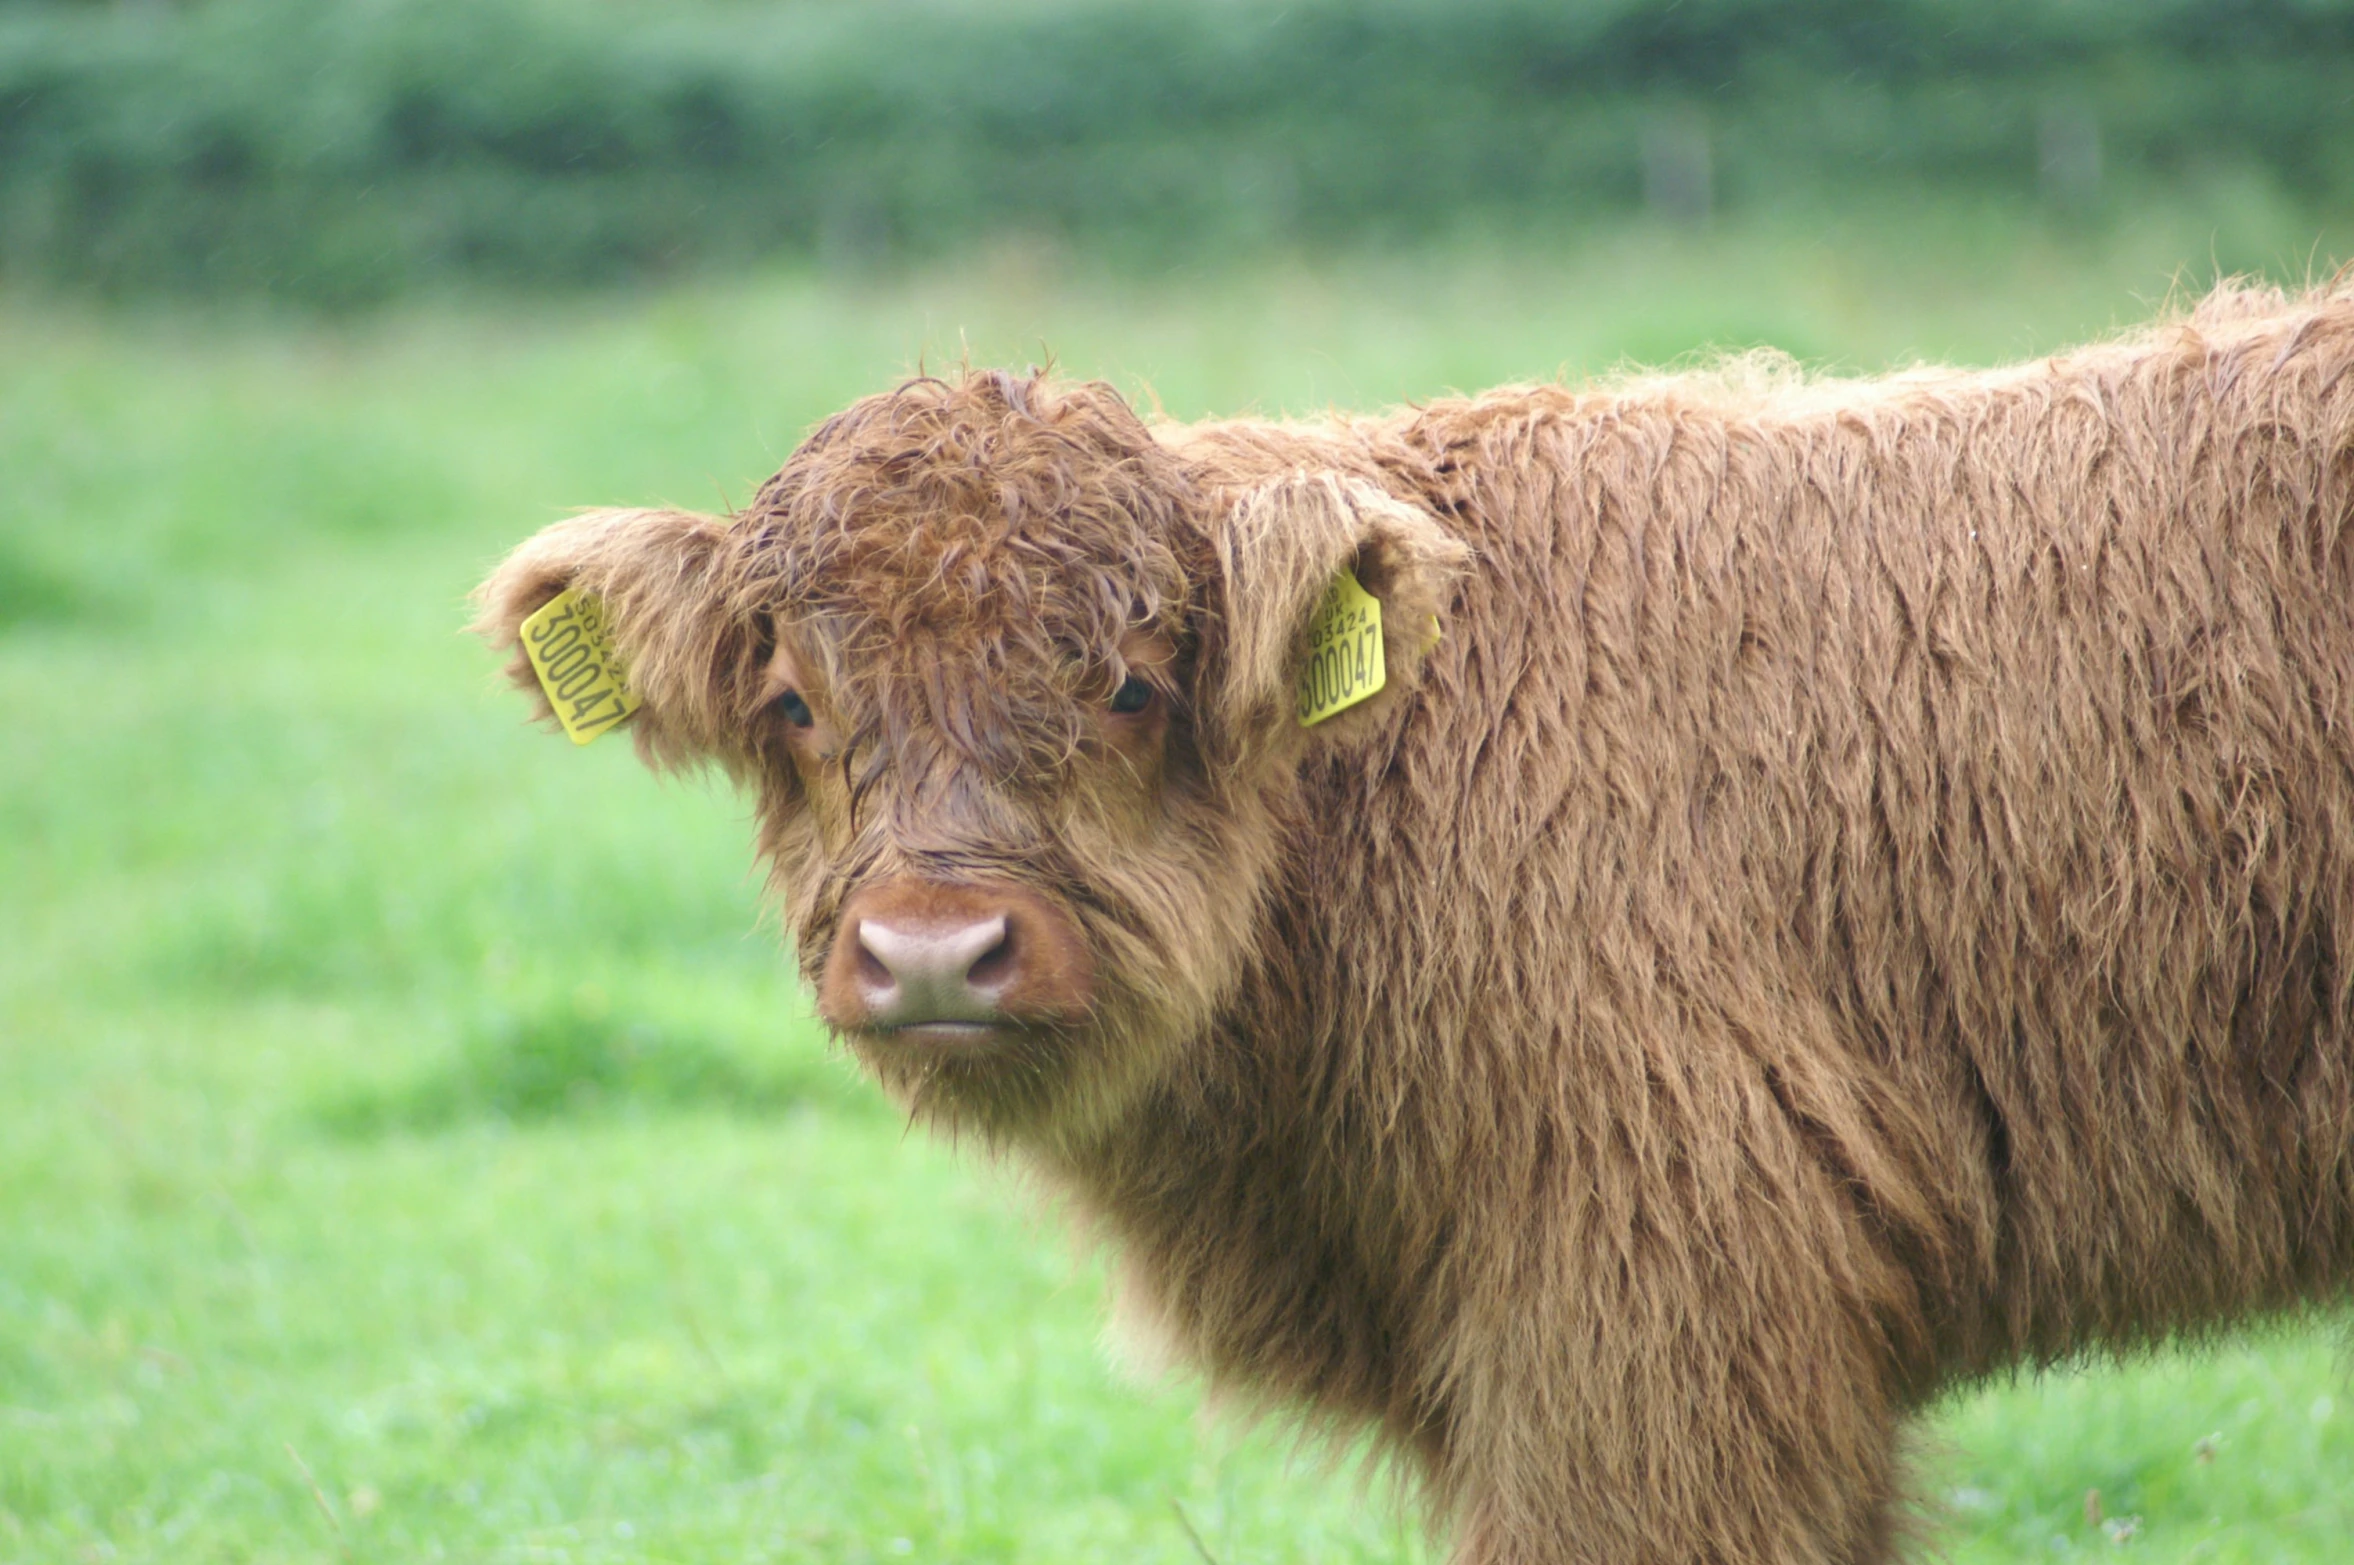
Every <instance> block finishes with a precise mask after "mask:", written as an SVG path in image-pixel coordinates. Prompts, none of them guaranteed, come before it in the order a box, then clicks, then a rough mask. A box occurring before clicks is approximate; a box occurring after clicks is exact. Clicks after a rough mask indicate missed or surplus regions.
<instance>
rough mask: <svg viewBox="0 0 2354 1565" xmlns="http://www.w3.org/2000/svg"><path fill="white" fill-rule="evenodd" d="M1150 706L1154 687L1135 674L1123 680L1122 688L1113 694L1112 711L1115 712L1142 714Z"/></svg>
mask: <svg viewBox="0 0 2354 1565" xmlns="http://www.w3.org/2000/svg"><path fill="white" fill-rule="evenodd" d="M1150 705H1152V686H1150V685H1148V684H1146V683H1145V682H1144V681H1143V680H1141V679H1138V678H1137V677H1136V676H1135V675H1134V674H1130V675H1129V676H1128V677H1127V678H1126V679H1124V680H1122V681H1121V682H1120V688H1119V689H1117V690H1115V691H1113V692H1112V710H1113V711H1115V712H1141V711H1143V710H1144V709H1145V708H1146V707H1148V706H1150Z"/></svg>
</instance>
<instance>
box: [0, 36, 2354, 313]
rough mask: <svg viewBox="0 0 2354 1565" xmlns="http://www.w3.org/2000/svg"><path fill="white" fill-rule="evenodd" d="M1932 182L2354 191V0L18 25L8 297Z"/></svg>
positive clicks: (2332, 201)
mask: <svg viewBox="0 0 2354 1565" xmlns="http://www.w3.org/2000/svg"><path fill="white" fill-rule="evenodd" d="M1924 184H1933V185H1935V186H1937V187H1939V188H1943V189H1949V190H1950V189H1964V190H1968V191H1970V192H1972V193H1973V194H1976V195H1979V196H1983V197H1994V198H2000V199H2009V200H2014V201H2016V202H2019V203H2021V204H2024V205H2030V206H2040V207H2042V208H2044V209H2047V210H2048V211H2049V212H2050V213H2051V214H2053V215H2055V216H2057V217H2059V218H2061V219H2062V220H2065V221H2077V222H2097V221H2098V220H2100V219H2101V217H2102V216H2103V214H2104V213H2105V212H2111V211H2115V210H2118V209H2120V208H2122V207H2124V206H2126V205H2129V204H2130V203H2132V202H2133V201H2134V200H2135V199H2137V197H2138V196H2139V195H2140V194H2142V193H2144V192H2146V191H2147V190H2149V189H2150V188H2152V187H2154V186H2164V187H2166V188H2168V189H2170V190H2175V191H2180V190H2183V189H2189V190H2192V191H2194V192H2195V191H2198V190H2200V189H2202V188H2228V189H2240V188H2243V187H2246V186H2249V185H2254V186H2257V187H2260V188H2261V189H2262V190H2263V191H2264V192H2266V194H2267V196H2268V197H2269V198H2274V199H2286V200H2289V201H2292V202H2294V203H2296V204H2299V205H2304V206H2315V205H2319V206H2339V207H2342V206H2344V205H2345V204H2346V203H2347V200H2348V197H2349V196H2350V195H2354V0H1686V3H1666V0H1568V3H1560V0H1552V3H1548V0H1478V3H1466V0H1300V3H1296V4H1291V5H1285V6H1280V7H1278V6H1268V5H1262V4H1258V3H1254V0H1195V3H1190V4H1183V5H1175V4H1170V3H1168V0H1016V3H1010V4H984V3H980V0H874V3H866V4H856V5H851V4H840V3H814V0H804V3H798V4H783V5H773V6H755V5H752V4H748V3H737V4H729V3H715V0H700V3H694V4H678V5H655V4H651V3H628V0H605V3H580V0H575V3H569V4H565V3H557V0H348V3H337V4H323V3H319V0H186V3H180V4H168V3H147V4H89V3H67V0H0V277H6V276H13V277H17V278H28V279H38V280H42V281H45V282H48V283H52V284H66V285H71V286H74V287H77V288H90V289H98V290H105V291H109V292H123V291H132V290H178V291H233V292H253V291H266V292H269V293H273V294H277V295H281V296H285V297H289V298H294V299H299V300H304V301H309V302H314V303H324V304H330V305H333V304H351V303H356V302H364V301H370V300H375V299H380V298H383V297H385V296H387V295H391V294H394V293H398V292H401V291H404V290H410V289H414V288H416V287H418V286H420V285H422V284H427V283H431V282H434V281H437V280H445V279H452V278H466V279H496V280H504V281H507V282H528V283H531V284H533V285H538V286H545V285H548V284H551V283H597V282H614V281H631V280H643V279H646V278H649V277H656V276H664V275H668V274H672V273H675V272H677V271H680V270H681V269H687V268H706V267H712V266H725V265H729V264H731V263H742V262H744V261H747V260H749V259H752V258H755V257H766V256H772V255H776V254H779V253H801V254H813V255H816V256H819V257H822V258H823V259H824V260H826V261H827V262H828V263H830V264H833V265H837V266H842V267H849V268H865V267H869V266H872V265H874V264H875V263H877V262H880V261H885V260H891V259H896V258H914V259H920V258H923V257H926V256H931V255H937V254H940V253H942V252H944V251H946V250H948V249H949V248H950V247H952V246H956V245H960V244H964V243H966V242H969V241H972V240H974V239H977V238H985V237H988V236H991V235H995V234H999V233H1003V232H1008V231H1012V232H1019V233H1021V234H1024V235H1026V236H1029V237H1031V238H1033V239H1040V238H1043V239H1046V240H1048V241H1050V242H1057V243H1072V244H1079V245H1084V246H1086V247H1088V248H1090V249H1092V250H1100V251H1102V252H1105V253H1107V254H1108V255H1110V256H1112V257H1115V258H1120V257H1125V258H1127V259H1129V260H1132V261H1142V262H1148V263H1151V264H1162V263H1165V262H1166V261H1167V260H1168V259H1170V258H1171V257H1172V256H1183V255H1187V254H1200V253H1203V252H1206V251H1210V250H1216V251H1218V252H1221V253H1229V252H1232V251H1233V250H1235V249H1236V248H1237V247H1248V246H1262V247H1264V246H1300V245H1311V246H1313V245H1319V244H1331V243H1337V242H1344V241H1345V242H1360V243H1361V242H1367V241H1370V242H1376V243H1391V242H1396V241H1400V240H1410V239H1421V238H1425V237H1427V236H1429V235H1430V234H1431V233H1433V232H1434V231H1445V230H1448V229H1451V228H1457V227H1460V226H1462V225H1465V224H1475V225H1483V226H1489V227H1494V226H1530V225H1536V226H1545V225H1562V224H1575V223H1582V222H1592V221H1597V220H1604V219H1609V218H1612V217H1615V216H1621V215H1624V214H1627V213H1631V212H1636V211H1648V212H1649V213H1650V214H1651V215H1654V216H1658V217H1662V218H1665V219H1668V220H1670V221H1680V222H1692V223H1698V222H1705V221H1707V220H1708V219H1709V218H1710V217H1711V216H1712V215H1713V214H1715V213H1716V212H1719V211H1723V212H1727V213H1735V214H1738V213H1741V212H1744V211H1754V210H1757V209H1760V208H1767V207H1773V208H1783V209H1786V208H1789V207H1791V206H1793V205H1799V206H1803V205H1805V204H1808V203H1810V202H1820V201H1822V200H1824V199H1825V198H1826V196H1827V195H1828V194H1834V193H1835V194H1836V197H1837V198H1838V199H1840V200H1845V201H1853V200H1854V199H1856V198H1857V196H1858V195H1859V193H1862V194H1866V195H1869V194H1870V193H1871V192H1872V191H1874V190H1875V189H1876V190H1878V191H1879V192H1881V193H1883V194H1884V195H1886V196H1888V197H1891V198H1901V197H1903V196H1904V195H1906V194H1907V193H1908V192H1912V191H1915V190H1917V189H1918V188H1920V187H1921V186H1922V185H1924Z"/></svg>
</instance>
